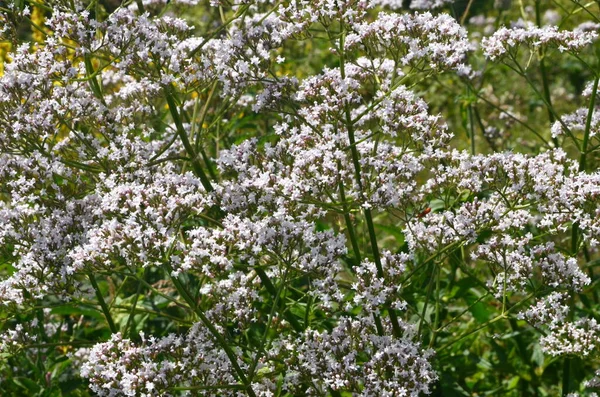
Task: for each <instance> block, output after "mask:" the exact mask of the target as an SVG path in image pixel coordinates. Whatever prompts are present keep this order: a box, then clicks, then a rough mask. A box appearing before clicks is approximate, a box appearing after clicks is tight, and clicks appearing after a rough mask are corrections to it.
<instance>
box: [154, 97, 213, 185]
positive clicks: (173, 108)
mask: <svg viewBox="0 0 600 397" xmlns="http://www.w3.org/2000/svg"><path fill="white" fill-rule="evenodd" d="M165 98H166V100H167V104H168V105H169V111H170V112H171V117H173V122H174V123H175V127H176V128H177V134H178V135H179V139H181V143H182V144H183V147H184V148H185V151H186V152H187V153H188V155H189V156H190V158H191V163H192V168H193V169H194V172H195V173H196V175H198V177H199V178H200V182H201V183H202V186H204V189H206V191H207V192H212V191H213V190H214V188H213V186H212V184H211V183H210V180H209V179H208V177H207V176H206V173H205V172H204V169H203V168H202V164H200V161H199V160H198V155H197V154H196V151H195V150H194V148H193V147H192V145H191V143H190V141H189V139H188V136H187V133H186V132H185V128H183V124H182V122H181V117H179V112H178V111H177V104H176V103H175V98H174V95H173V88H172V87H171V86H169V87H167V88H165Z"/></svg>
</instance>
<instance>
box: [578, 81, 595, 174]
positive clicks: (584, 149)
mask: <svg viewBox="0 0 600 397" xmlns="http://www.w3.org/2000/svg"><path fill="white" fill-rule="evenodd" d="M599 79H600V75H598V76H596V78H595V79H594V88H593V89H592V95H591V98H590V104H589V106H588V113H587V118H586V120H585V132H584V134H583V143H582V144H581V155H580V157H579V172H584V171H585V166H586V156H587V149H588V143H589V140H590V130H591V127H592V116H593V114H594V105H595V102H596V95H597V92H598V81H599Z"/></svg>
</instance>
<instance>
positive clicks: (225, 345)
mask: <svg viewBox="0 0 600 397" xmlns="http://www.w3.org/2000/svg"><path fill="white" fill-rule="evenodd" d="M166 267H167V269H168V272H169V275H170V276H171V272H172V269H171V268H170V265H168V264H166ZM171 281H172V282H173V285H174V286H175V288H176V289H177V292H178V293H179V295H180V296H181V297H182V298H183V300H185V301H186V302H187V304H188V305H189V307H190V309H192V310H193V311H194V313H196V315H197V316H198V318H199V319H200V321H202V324H203V325H204V326H205V327H206V328H207V329H208V331H209V332H210V333H211V334H212V336H213V337H214V338H215V339H216V340H217V342H218V343H219V345H220V346H221V348H222V349H223V350H224V351H225V354H226V355H227V357H228V358H229V361H230V362H231V366H232V367H233V370H234V371H235V372H236V374H237V376H238V378H239V379H240V381H241V382H242V383H243V384H244V385H245V390H246V393H247V394H248V395H249V396H251V397H256V394H254V391H253V390H252V387H251V386H250V385H249V384H248V379H247V378H246V375H244V371H242V369H241V368H240V366H239V364H238V362H237V357H236V355H235V353H234V352H233V350H232V349H231V346H229V344H228V343H227V341H226V340H225V338H224V337H223V335H221V334H220V333H219V331H218V330H217V329H216V328H215V326H214V325H213V323H212V321H211V320H209V319H208V317H206V315H205V314H204V312H203V311H202V309H200V308H199V307H198V305H197V304H196V302H195V301H194V298H192V296H191V295H190V294H189V292H188V291H187V290H186V289H185V287H184V286H183V284H182V283H181V281H179V279H178V278H177V277H176V276H175V277H174V276H171Z"/></svg>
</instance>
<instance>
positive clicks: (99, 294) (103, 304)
mask: <svg viewBox="0 0 600 397" xmlns="http://www.w3.org/2000/svg"><path fill="white" fill-rule="evenodd" d="M88 278H89V279H90V283H92V287H93V288H94V291H95V292H96V298H97V299H98V303H99V304H100V307H101V308H102V312H103V313H104V317H106V322H108V327H109V328H110V332H112V333H113V334H116V333H117V332H118V331H119V330H118V329H117V326H116V325H115V322H114V321H113V318H112V316H111V315H110V310H109V309H108V306H107V305H106V301H105V300H104V297H103V296H102V292H101V291H100V287H99V286H98V283H97V282H96V277H95V276H94V275H93V274H92V273H88Z"/></svg>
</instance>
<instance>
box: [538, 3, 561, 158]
mask: <svg viewBox="0 0 600 397" xmlns="http://www.w3.org/2000/svg"><path fill="white" fill-rule="evenodd" d="M535 20H536V24H537V25H538V26H540V27H541V26H542V17H541V13H540V0H536V1H535ZM544 55H545V54H544V51H543V49H540V72H541V75H542V88H543V90H544V98H545V101H546V103H547V104H548V105H549V106H548V107H547V108H546V110H547V111H548V120H549V121H550V125H552V124H553V123H554V121H555V118H554V114H553V113H552V111H550V108H551V107H552V98H551V96H550V84H549V83H548V72H547V70H546V62H545V61H544ZM552 143H554V146H555V147H559V146H560V145H559V143H558V138H556V137H552Z"/></svg>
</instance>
